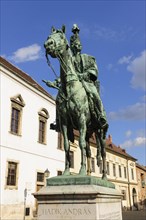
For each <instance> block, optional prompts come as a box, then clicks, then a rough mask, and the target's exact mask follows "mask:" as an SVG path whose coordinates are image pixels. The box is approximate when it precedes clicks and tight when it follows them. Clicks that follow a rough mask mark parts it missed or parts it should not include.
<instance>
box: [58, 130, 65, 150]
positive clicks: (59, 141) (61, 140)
mask: <svg viewBox="0 0 146 220" xmlns="http://www.w3.org/2000/svg"><path fill="white" fill-rule="evenodd" d="M58 149H59V150H63V149H64V147H63V135H62V134H61V133H60V132H58Z"/></svg>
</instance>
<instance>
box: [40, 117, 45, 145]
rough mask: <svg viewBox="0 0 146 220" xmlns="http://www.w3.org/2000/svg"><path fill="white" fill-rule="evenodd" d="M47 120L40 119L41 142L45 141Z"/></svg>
mask: <svg viewBox="0 0 146 220" xmlns="http://www.w3.org/2000/svg"><path fill="white" fill-rule="evenodd" d="M45 126H46V124H45V122H44V121H42V120H40V121H39V142H40V143H45V131H46V130H45Z"/></svg>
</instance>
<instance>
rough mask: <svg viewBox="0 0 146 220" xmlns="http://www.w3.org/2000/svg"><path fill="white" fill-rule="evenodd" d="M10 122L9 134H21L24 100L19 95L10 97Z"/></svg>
mask: <svg viewBox="0 0 146 220" xmlns="http://www.w3.org/2000/svg"><path fill="white" fill-rule="evenodd" d="M10 100H11V122H10V132H11V133H12V134H15V135H21V133H22V130H21V128H22V111H23V107H24V106H25V103H24V100H23V98H22V96H21V95H20V94H18V95H16V96H14V97H11V98H10Z"/></svg>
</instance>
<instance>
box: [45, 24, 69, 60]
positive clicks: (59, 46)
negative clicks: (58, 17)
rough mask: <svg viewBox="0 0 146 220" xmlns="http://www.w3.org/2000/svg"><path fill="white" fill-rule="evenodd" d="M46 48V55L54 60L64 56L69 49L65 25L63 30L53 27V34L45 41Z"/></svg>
mask: <svg viewBox="0 0 146 220" xmlns="http://www.w3.org/2000/svg"><path fill="white" fill-rule="evenodd" d="M44 47H45V49H46V54H49V55H50V56H51V57H53V58H56V57H58V55H61V54H63V52H64V51H65V50H66V49H67V48H68V42H67V39H66V36H65V26H64V25H63V26H62V29H58V30H57V29H55V28H54V27H52V29H51V34H50V35H49V37H48V38H47V40H46V41H45V43H44Z"/></svg>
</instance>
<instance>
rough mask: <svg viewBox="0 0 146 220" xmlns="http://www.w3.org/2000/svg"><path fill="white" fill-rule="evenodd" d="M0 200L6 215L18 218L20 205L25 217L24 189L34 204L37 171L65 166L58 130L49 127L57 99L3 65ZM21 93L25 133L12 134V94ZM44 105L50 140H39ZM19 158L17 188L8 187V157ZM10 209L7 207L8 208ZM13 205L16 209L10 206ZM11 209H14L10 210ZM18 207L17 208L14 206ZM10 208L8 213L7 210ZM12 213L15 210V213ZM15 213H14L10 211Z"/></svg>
mask: <svg viewBox="0 0 146 220" xmlns="http://www.w3.org/2000/svg"><path fill="white" fill-rule="evenodd" d="M0 73H1V74H0V77H1V81H0V84H1V85H0V86H1V91H0V92H1V94H0V100H1V108H0V110H1V112H0V122H1V135H0V136H1V138H0V146H1V165H2V166H1V203H2V212H3V214H4V216H3V219H16V216H18V213H17V215H16V213H14V212H15V211H14V206H13V205H15V208H16V206H17V205H19V208H18V212H19V218H21V219H22V217H23V202H24V189H25V188H26V187H27V188H28V193H27V200H26V204H27V205H28V206H29V205H30V207H33V205H34V203H35V199H34V197H33V196H32V193H34V192H35V191H36V174H37V171H41V172H44V171H45V170H46V168H48V170H49V171H50V176H56V175H57V170H64V158H65V156H64V151H61V150H58V149H57V146H58V134H57V132H55V131H53V130H50V123H52V122H54V120H55V117H56V110H55V108H56V107H55V102H54V100H52V99H50V98H49V97H48V96H46V95H44V94H42V93H41V92H39V91H38V90H37V89H35V88H33V87H31V86H30V85H29V84H28V83H26V82H24V81H23V80H21V79H19V78H18V77H17V76H15V75H14V74H13V73H11V72H10V71H8V70H6V69H5V68H3V67H2V68H1V72H0ZM17 94H20V95H21V96H22V98H23V100H24V102H25V106H24V107H23V114H22V135H21V136H18V135H13V134H11V133H10V132H9V131H10V121H11V100H10V98H11V97H14V96H16V95H17ZM42 108H45V109H46V110H47V111H48V113H49V118H48V120H47V144H46V145H44V144H40V143H38V129H39V120H38V118H39V116H38V112H39V111H40V110H41V109H42ZM12 160H13V161H16V162H18V167H19V172H18V189H13V190H11V189H5V184H6V169H7V167H6V165H7V161H12ZM6 207H7V208H8V207H9V208H8V209H9V211H8V209H7V208H6ZM11 209H13V210H11ZM10 210H11V212H10ZM15 210H17V208H16V209H15ZM8 212H9V213H8ZM20 212H21V213H20ZM12 213H13V214H12ZM11 214H12V215H11Z"/></svg>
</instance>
